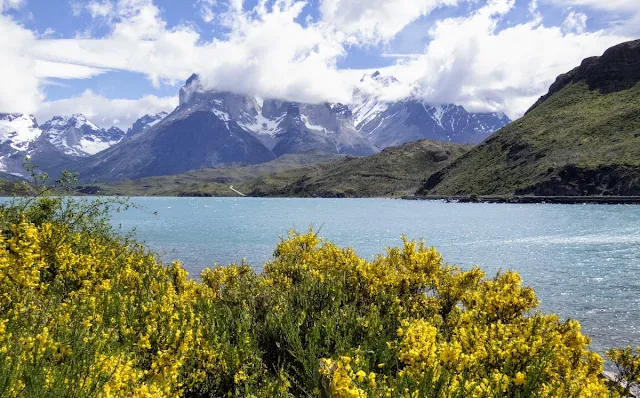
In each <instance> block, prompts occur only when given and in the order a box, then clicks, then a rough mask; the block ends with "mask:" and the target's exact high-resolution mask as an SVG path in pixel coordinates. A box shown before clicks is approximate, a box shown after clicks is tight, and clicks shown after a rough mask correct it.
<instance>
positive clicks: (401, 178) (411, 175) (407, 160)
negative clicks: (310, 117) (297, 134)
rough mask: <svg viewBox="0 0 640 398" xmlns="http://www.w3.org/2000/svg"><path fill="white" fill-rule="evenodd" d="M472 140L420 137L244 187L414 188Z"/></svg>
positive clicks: (322, 191) (364, 193)
mask: <svg viewBox="0 0 640 398" xmlns="http://www.w3.org/2000/svg"><path fill="white" fill-rule="evenodd" d="M469 149H470V147H469V146H466V145H459V144H452V143H442V142H434V141H428V140H423V141H417V142H412V143H408V144H405V145H402V146H399V147H392V148H387V149H385V150H384V151H382V152H381V153H379V154H376V155H372V156H368V157H364V158H349V159H345V160H342V161H339V162H336V163H334V164H326V165H319V166H316V167H313V168H309V169H307V170H291V171H287V172H284V173H278V174H273V175H266V176H263V177H261V178H258V179H256V180H254V181H253V182H251V183H249V184H246V185H245V186H244V187H243V188H244V189H246V190H247V192H250V193H251V195H254V196H292V197H299V196H302V197H314V196H321V197H376V196H402V195H407V194H412V193H413V192H415V190H416V189H417V188H418V187H419V186H420V184H421V183H422V182H423V181H424V180H425V179H426V178H427V177H429V175H431V174H432V173H434V172H436V171H437V170H439V169H441V168H442V167H444V166H446V165H448V164H450V163H451V162H452V161H453V160H454V159H456V158H458V157H459V156H461V155H463V154H464V153H466V152H467V151H468V150H469Z"/></svg>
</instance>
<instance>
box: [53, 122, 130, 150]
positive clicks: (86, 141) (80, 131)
mask: <svg viewBox="0 0 640 398" xmlns="http://www.w3.org/2000/svg"><path fill="white" fill-rule="evenodd" d="M40 129H41V130H42V134H44V135H45V136H46V138H47V140H48V141H49V142H51V143H52V144H53V145H54V146H55V147H56V148H57V149H58V150H60V151H61V152H62V153H64V154H65V155H69V156H74V157H86V156H90V155H95V154H96V153H98V152H100V151H103V150H105V149H107V148H109V147H110V146H112V145H114V144H117V143H118V142H120V140H121V139H122V138H123V137H124V132H123V131H122V130H120V129H119V128H117V127H112V128H110V129H108V130H105V129H101V128H100V127H98V126H96V125H95V124H93V123H91V122H90V121H89V120H87V118H86V117H85V116H83V115H73V116H71V117H64V116H55V117H54V118H53V119H51V120H49V121H48V122H46V123H44V124H43V125H42V126H40Z"/></svg>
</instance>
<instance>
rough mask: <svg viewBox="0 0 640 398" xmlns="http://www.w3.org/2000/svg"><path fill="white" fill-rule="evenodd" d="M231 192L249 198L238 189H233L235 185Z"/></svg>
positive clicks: (231, 187)
mask: <svg viewBox="0 0 640 398" xmlns="http://www.w3.org/2000/svg"><path fill="white" fill-rule="evenodd" d="M229 189H230V190H232V191H233V192H235V193H237V194H238V195H240V196H247V195H245V194H243V193H242V192H240V191H238V190H237V189H233V185H232V186H230V187H229Z"/></svg>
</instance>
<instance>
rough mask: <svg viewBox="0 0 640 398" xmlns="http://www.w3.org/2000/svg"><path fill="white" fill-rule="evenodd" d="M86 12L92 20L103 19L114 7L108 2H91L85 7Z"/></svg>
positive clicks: (107, 0)
mask: <svg viewBox="0 0 640 398" xmlns="http://www.w3.org/2000/svg"><path fill="white" fill-rule="evenodd" d="M86 8H87V10H89V13H90V14H91V16H92V17H93V18H99V17H102V18H105V17H108V16H110V15H111V13H112V12H113V9H114V5H113V3H112V2H111V1H109V0H103V1H97V0H92V1H90V2H89V4H87V5H86Z"/></svg>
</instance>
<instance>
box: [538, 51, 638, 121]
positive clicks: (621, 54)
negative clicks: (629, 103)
mask: <svg viewBox="0 0 640 398" xmlns="http://www.w3.org/2000/svg"><path fill="white" fill-rule="evenodd" d="M639 81H640V39H639V40H633V41H628V42H625V43H621V44H618V45H617V46H613V47H611V48H609V49H608V50H606V51H605V52H604V54H602V56H599V57H589V58H585V59H584V60H583V61H582V63H581V64H580V66H578V67H577V68H575V69H573V70H571V71H570V72H568V73H565V74H562V75H560V76H558V77H557V79H556V81H555V82H554V83H553V84H552V85H551V87H550V88H549V92H548V93H547V94H546V95H544V96H542V97H540V99H539V100H538V101H537V102H536V103H535V104H534V105H533V106H532V107H531V108H529V110H528V111H527V113H528V112H531V111H532V110H533V109H535V108H536V107H537V106H538V105H540V104H541V103H543V102H544V101H546V100H547V99H548V98H549V97H551V96H552V95H553V94H555V93H557V92H558V91H560V90H562V89H563V88H564V87H565V86H567V85H569V84H571V83H578V82H585V83H587V84H588V85H589V88H590V89H592V90H598V91H600V93H602V94H609V93H613V92H616V91H622V90H627V89H629V88H631V87H633V86H634V85H635V84H636V83H638V82H639Z"/></svg>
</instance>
